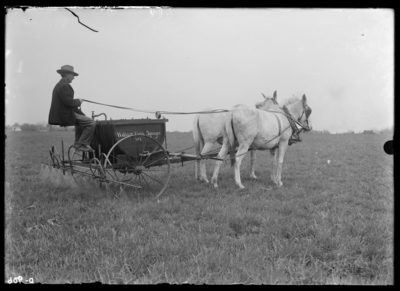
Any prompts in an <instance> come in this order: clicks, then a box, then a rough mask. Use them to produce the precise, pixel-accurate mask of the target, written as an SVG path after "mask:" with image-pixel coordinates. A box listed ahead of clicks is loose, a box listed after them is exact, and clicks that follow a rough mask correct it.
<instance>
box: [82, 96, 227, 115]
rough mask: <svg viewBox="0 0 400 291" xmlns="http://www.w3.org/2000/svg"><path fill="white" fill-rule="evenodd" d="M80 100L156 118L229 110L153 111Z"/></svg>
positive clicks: (225, 110)
mask: <svg viewBox="0 0 400 291" xmlns="http://www.w3.org/2000/svg"><path fill="white" fill-rule="evenodd" d="M82 100H83V101H86V102H89V103H93V104H98V105H103V106H108V107H114V108H119V109H124V110H131V111H137V112H144V113H155V114H156V117H157V118H160V117H161V114H209V113H222V112H229V110H227V109H213V110H206V111H196V112H174V111H154V110H143V109H135V108H129V107H122V106H116V105H109V104H104V103H99V102H94V101H90V100H87V99H82Z"/></svg>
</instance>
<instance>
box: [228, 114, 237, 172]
mask: <svg viewBox="0 0 400 291" xmlns="http://www.w3.org/2000/svg"><path fill="white" fill-rule="evenodd" d="M225 132H226V136H227V139H228V143H229V152H230V156H231V166H232V167H233V166H234V165H235V161H236V155H235V140H236V135H235V131H234V128H233V115H232V112H229V113H228V115H227V118H226V120H225Z"/></svg>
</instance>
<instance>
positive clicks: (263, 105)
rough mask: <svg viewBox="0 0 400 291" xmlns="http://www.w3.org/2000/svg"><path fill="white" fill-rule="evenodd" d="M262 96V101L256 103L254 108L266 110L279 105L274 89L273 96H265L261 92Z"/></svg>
mask: <svg viewBox="0 0 400 291" xmlns="http://www.w3.org/2000/svg"><path fill="white" fill-rule="evenodd" d="M261 94H262V95H263V96H264V101H262V102H258V103H256V108H257V109H260V110H268V109H271V108H272V107H274V106H279V104H278V101H276V99H277V94H276V91H275V92H274V96H273V97H272V98H271V97H266V96H265V95H264V93H261Z"/></svg>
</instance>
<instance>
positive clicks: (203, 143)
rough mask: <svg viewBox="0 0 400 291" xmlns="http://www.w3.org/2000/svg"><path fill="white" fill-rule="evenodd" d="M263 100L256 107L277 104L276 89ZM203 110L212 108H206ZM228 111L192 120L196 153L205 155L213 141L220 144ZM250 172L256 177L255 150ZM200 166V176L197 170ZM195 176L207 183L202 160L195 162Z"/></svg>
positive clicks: (202, 115)
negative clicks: (270, 95) (271, 95)
mask: <svg viewBox="0 0 400 291" xmlns="http://www.w3.org/2000/svg"><path fill="white" fill-rule="evenodd" d="M262 95H263V96H264V101H262V102H258V103H256V105H255V106H256V108H264V109H268V108H271V107H272V106H274V105H278V102H277V101H276V99H277V94H276V91H275V92H274V95H273V97H272V98H270V97H266V96H265V95H264V94H262ZM205 110H212V108H207V109H205ZM227 114H228V112H224V113H211V114H198V115H196V116H195V118H194V120H193V140H194V146H195V150H196V155H200V154H201V155H206V154H207V153H209V152H210V151H211V148H212V147H213V145H214V143H215V142H216V141H217V142H218V143H219V144H222V136H223V131H224V127H225V119H226V117H227ZM250 152H251V172H250V177H252V178H254V179H257V176H256V175H255V173H254V168H255V159H256V154H255V151H253V150H251V151H250ZM199 168H200V177H199V171H198V169H199ZM195 178H196V180H200V181H204V182H206V183H209V181H208V179H207V174H206V165H205V161H204V160H200V161H196V162H195Z"/></svg>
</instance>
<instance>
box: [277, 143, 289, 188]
mask: <svg viewBox="0 0 400 291" xmlns="http://www.w3.org/2000/svg"><path fill="white" fill-rule="evenodd" d="M287 147H288V143H287V141H284V142H280V143H279V159H278V167H277V171H276V182H277V185H278V187H281V186H283V183H282V181H281V172H282V164H283V158H284V157H285V152H286V150H287Z"/></svg>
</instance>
